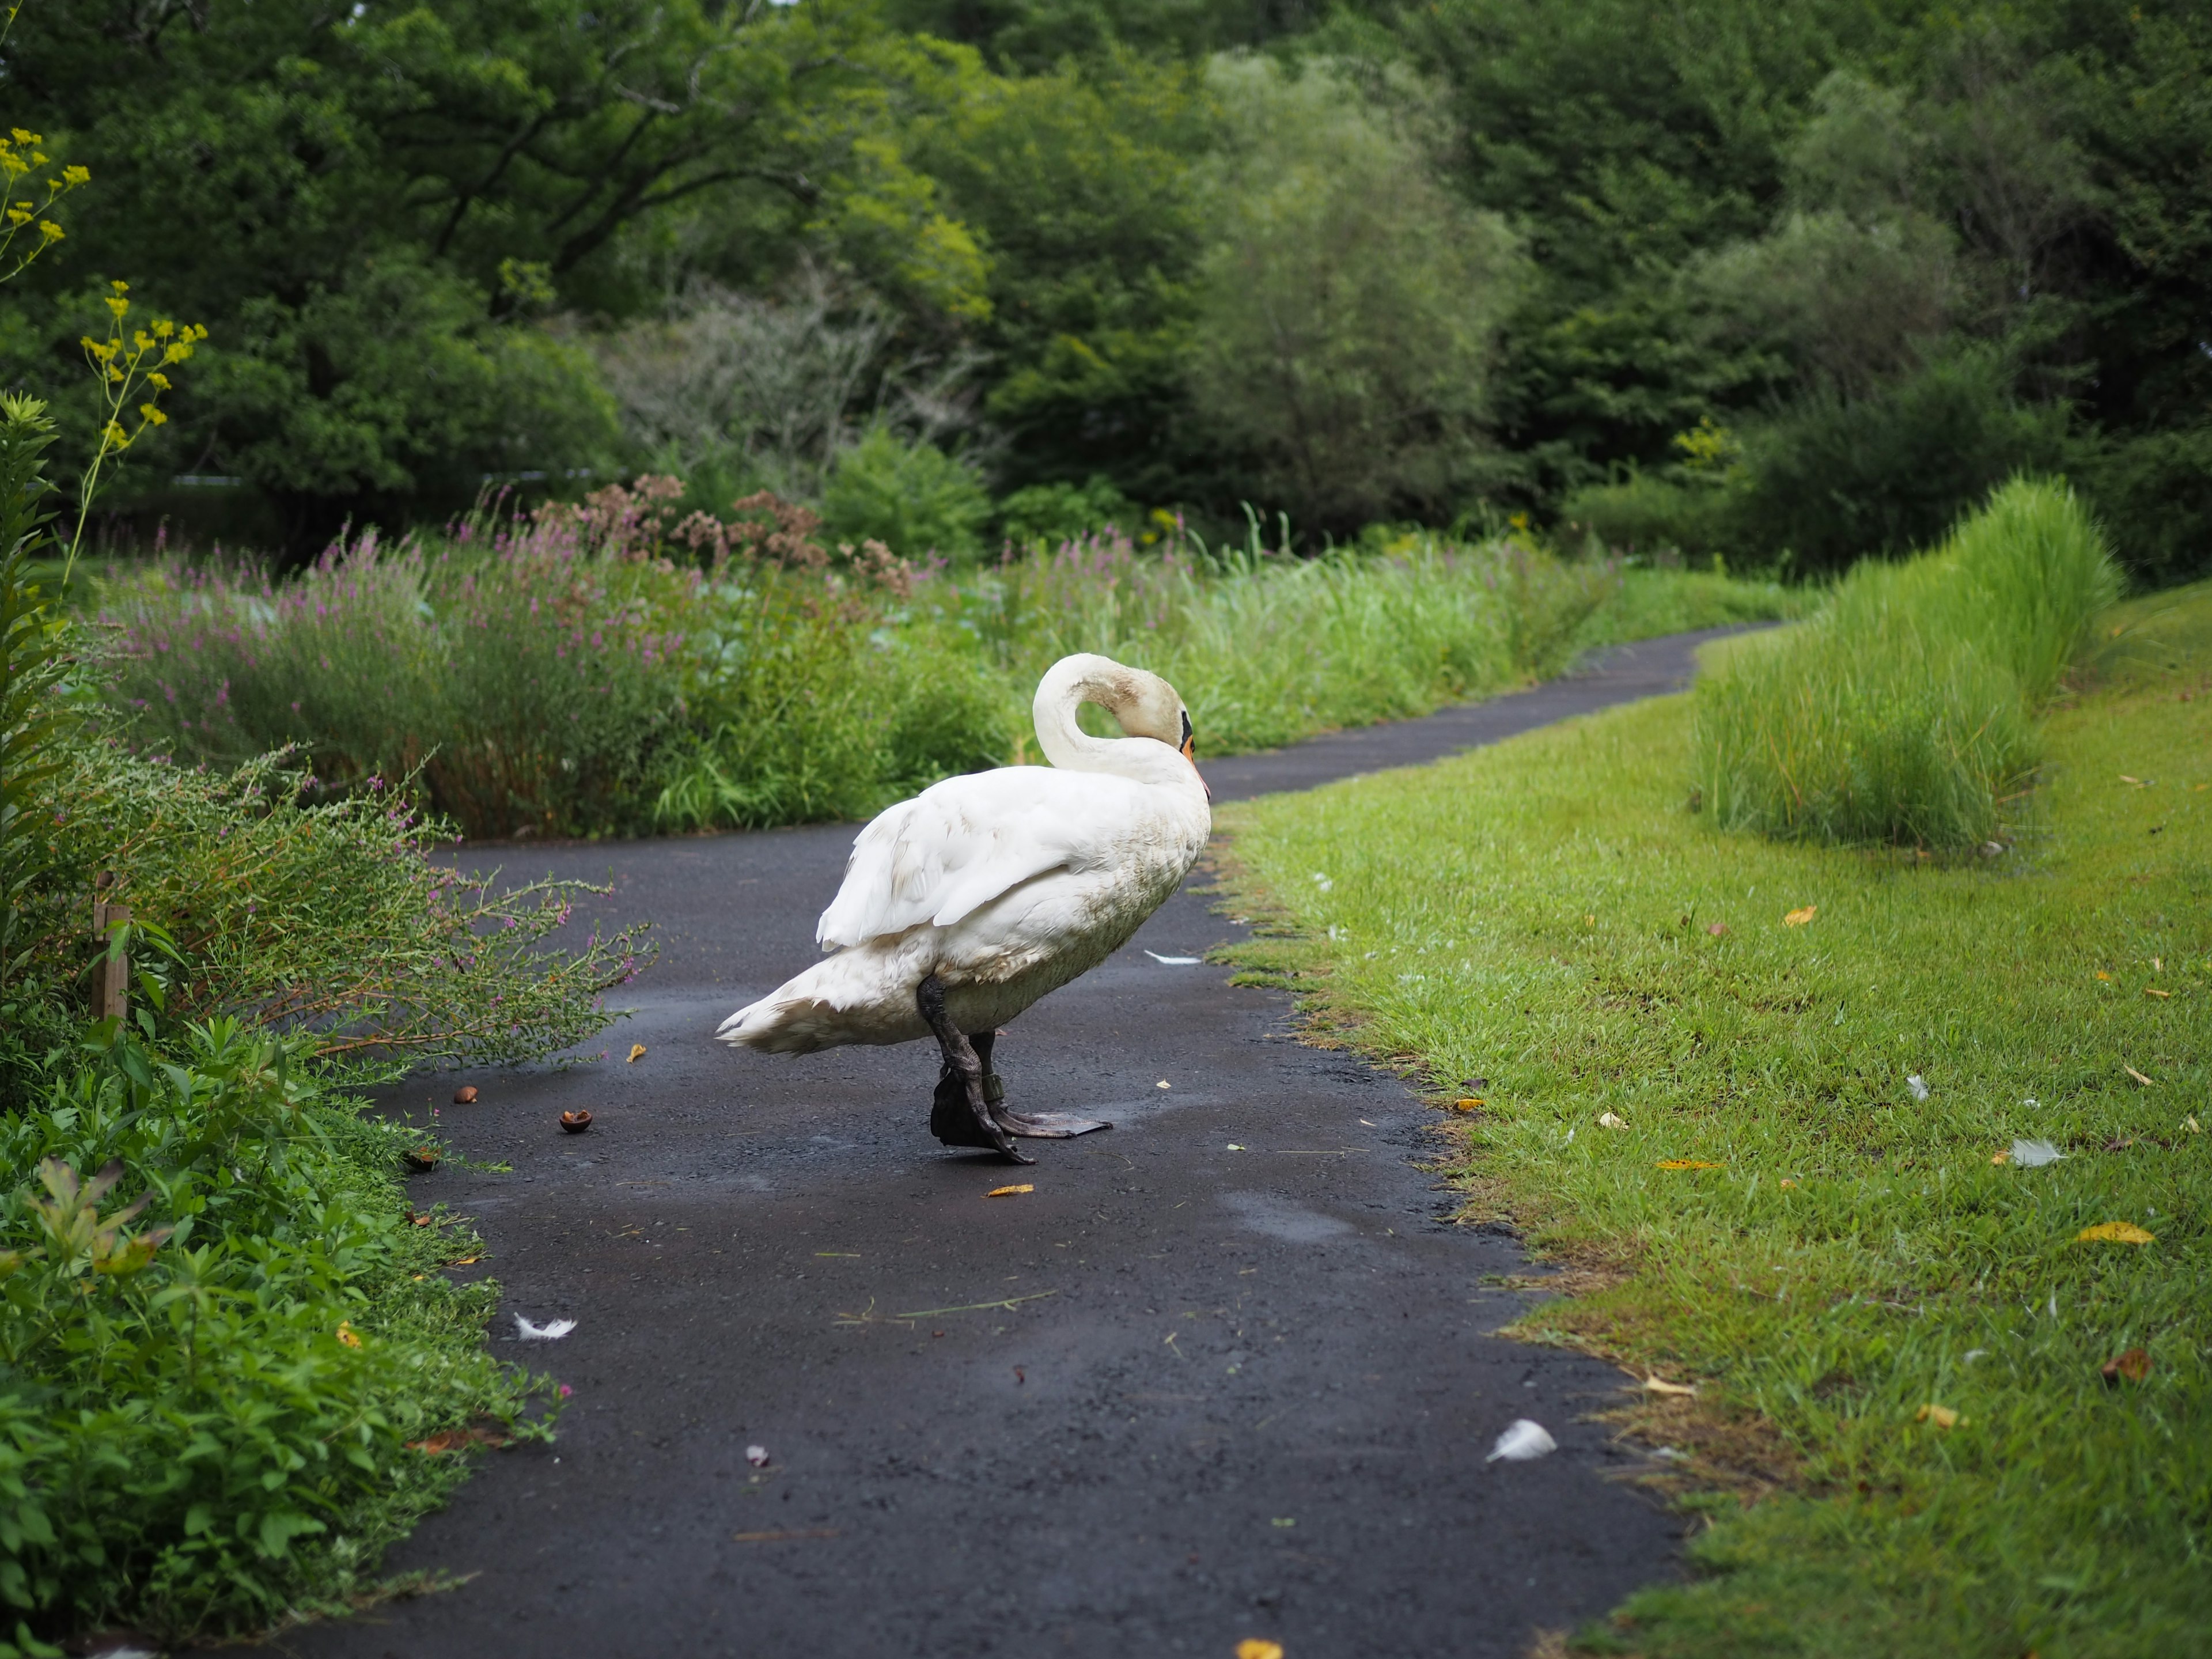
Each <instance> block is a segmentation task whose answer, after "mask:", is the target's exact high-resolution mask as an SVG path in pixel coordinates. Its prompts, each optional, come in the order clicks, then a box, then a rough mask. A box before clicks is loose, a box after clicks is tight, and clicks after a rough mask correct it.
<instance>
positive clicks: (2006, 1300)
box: [1223, 586, 2212, 1659]
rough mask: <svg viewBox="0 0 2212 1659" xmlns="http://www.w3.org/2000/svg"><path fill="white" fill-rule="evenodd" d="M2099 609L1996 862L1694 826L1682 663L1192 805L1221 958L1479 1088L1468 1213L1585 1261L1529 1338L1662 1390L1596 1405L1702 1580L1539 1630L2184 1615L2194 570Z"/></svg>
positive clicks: (1821, 1647) (2190, 1336)
mask: <svg viewBox="0 0 2212 1659" xmlns="http://www.w3.org/2000/svg"><path fill="white" fill-rule="evenodd" d="M2115 629H2117V630H2118V638H2112V637H2110V636H2111V635H2112V634H2113V632H2114V630H2115ZM2096 643H2097V645H2098V646H2099V647H2100V650H2099V651H2098V653H2096V655H2095V656H2094V657H2093V659H2092V660H2091V662H2090V665H2089V666H2090V669H2091V674H2090V676H2089V679H2090V684H2089V686H2088V687H2087V688H2086V689H2085V690H2084V691H2083V693H2082V695H2081V697H2080V699H2079V701H2077V702H2074V703H2073V704H2072V705H2071V706H2069V707H2067V708H2063V709H2061V710H2059V711H2057V712H2056V713H2054V714H2052V715H2051V719H2050V722H2049V727H2048V732H2047V738H2046V742H2047V744H2048V754H2049V756H2050V769H2049V773H2048V777H2049V781H2048V784H2047V786H2046V790H2047V796H2048V799H2047V802H2046V807H2045V810H2046V812H2047V823H2048V829H2049V833H2048V835H2047V836H2042V837H2039V838H2038V839H2037V840H2036V841H2035V842H2031V843H2028V844H2027V845H2024V846H2022V847H2021V848H2015V849H2014V850H2013V851H2011V852H2008V853H2007V854H2005V855H2003V856H2002V858H1998V859H1983V860H1971V861H1963V862H1948V863H1947V862H1944V861H1941V860H1920V859H1917V858H1916V857H1914V856H1913V855H1912V854H1909V853H1906V854H1891V855H1887V856H1878V855H1869V854H1867V853H1865V852H1863V851H1857V850H1844V849H1838V848H1826V847H1823V846H1820V845H1818V844H1814V843H1805V842H1796V843H1790V842H1766V841H1761V840H1758V839H1754V838H1751V837H1747V836H1736V835H1727V834H1723V833H1718V832H1717V830H1716V829H1714V827H1713V826H1712V825H1711V820H1710V818H1708V817H1702V816H1693V815H1692V814H1690V813H1688V812H1686V811H1684V810H1683V791H1682V773H1683V769H1684V765H1685V763H1686V757H1687V755H1688V752H1689V744H1690V738H1691V716H1692V707H1691V701H1690V700H1689V699H1687V698H1670V699H1664V700H1661V701H1658V702H1650V703H1645V704H1642V705H1639V706H1637V707H1634V708H1626V709H1620V710H1617V711H1614V712H1612V713H1609V714H1601V715H1599V716H1596V717H1595V718H1593V719H1591V720H1583V721H1577V722H1575V723H1573V724H1571V725H1569V726H1561V727H1559V728H1555V729H1553V730H1551V731H1547V732H1537V733H1533V734H1531V735H1529V736H1528V737H1524V738H1518V739H1516V740H1514V741H1513V742H1511V743H1508V744H1501V745H1499V746H1498V747H1497V748H1494V749H1488V750H1480V751H1479V752H1477V753H1475V754H1473V755H1469V756H1467V757H1462V758H1461V759H1457V760H1454V761H1449V762H1446V763H1443V765H1441V766H1437V767H1432V768H1426V769H1420V770H1418V771H1406V772H1400V773H1393V774H1387V775H1383V776H1381V777H1375V778H1367V779H1362V780H1358V781H1352V782H1347V783H1344V784H1340V785H1336V786H1334V787H1330V788H1328V789H1326V790H1321V791H1316V792H1314V793H1310V794H1304V795H1294V796H1284V797H1279V798H1277V799H1274V800H1272V801H1268V802H1264V803H1255V804H1253V805H1247V806H1240V807H1235V808H1231V809H1228V810H1227V811H1225V813H1224V814H1223V817H1224V818H1225V821H1226V822H1228V823H1230V824H1231V825H1232V826H1233V827H1234V829H1235V835H1236V841H1235V849H1236V854H1237V858H1238V860H1241V861H1242V863H1243V876H1242V877H1241V878H1238V880H1237V900H1236V902H1237V908H1239V909H1247V908H1249V909H1250V911H1251V914H1253V915H1269V914H1270V913H1271V911H1272V912H1273V914H1276V915H1279V917H1280V918H1281V921H1282V923H1283V926H1282V928H1281V932H1282V933H1284V934H1285V935H1287V934H1290V933H1291V931H1292V930H1293V929H1295V931H1296V935H1297V936H1296V937H1277V938H1274V939H1257V940H1255V941H1254V942H1253V943H1252V944H1251V945H1249V946H1245V947H1240V950H1239V952H1238V955H1239V957H1240V959H1242V960H1243V961H1244V962H1246V963H1248V964H1249V967H1250V968H1251V969H1254V970H1255V972H1259V973H1263V974H1265V975H1266V976H1267V977H1268V978H1270V979H1273V980H1276V981H1278V982H1280V981H1281V980H1283V979H1284V978H1288V980H1289V982H1290V983H1291V985H1292V986H1293V987H1296V988H1299V989H1303V990H1305V991H1307V992H1309V993H1310V994H1311V996H1312V999H1313V1004H1314V1006H1316V1008H1317V1009H1318V1010H1320V1011H1322V1012H1324V1013H1325V1015H1326V1016H1328V1024H1329V1026H1330V1028H1331V1030H1332V1033H1333V1034H1334V1035H1335V1036H1338V1037H1339V1038H1340V1040H1342V1041H1345V1042H1350V1043H1352V1045H1354V1046H1356V1047H1357V1048H1359V1049H1361V1050H1362V1051H1363V1052H1364V1053H1367V1054H1371V1055H1373V1056H1375V1057H1376V1058H1377V1059H1378V1060H1385V1061H1387V1062H1388V1063H1390V1064H1393V1065H1396V1066H1403V1065H1405V1064H1406V1063H1407V1060H1408V1058H1409V1057H1413V1056H1418V1057H1419V1066H1420V1068H1421V1070H1422V1072H1423V1073H1424V1074H1425V1077H1426V1078H1427V1079H1429V1080H1430V1081H1431V1084H1432V1085H1433V1087H1434V1088H1435V1089H1436V1091H1437V1093H1438V1094H1439V1095H1441V1096H1442V1097H1443V1101H1444V1102H1445V1103H1449V1102H1450V1101H1451V1100H1452V1099H1454V1098H1455V1097H1458V1096H1461V1095H1463V1094H1466V1093H1468V1090H1467V1089H1466V1088H1465V1087H1464V1086H1463V1085H1462V1079H1471V1078H1478V1077H1479V1078H1482V1079H1486V1085H1485V1086H1482V1087H1480V1088H1479V1089H1477V1090H1475V1091H1474V1093H1476V1094H1479V1095H1480V1097H1481V1099H1482V1101H1483V1105H1482V1107H1481V1109H1480V1112H1479V1114H1478V1115H1475V1116H1474V1118H1473V1120H1472V1121H1470V1120H1469V1119H1468V1118H1466V1117H1455V1118H1453V1119H1451V1120H1449V1121H1451V1122H1453V1123H1454V1124H1455V1125H1458V1126H1461V1127H1456V1128H1455V1129H1453V1130H1445V1131H1442V1132H1441V1134H1440V1138H1439V1140H1438V1142H1437V1145H1438V1146H1439V1148H1440V1150H1441V1149H1442V1148H1443V1147H1446V1146H1450V1145H1451V1144H1452V1143H1454V1142H1456V1143H1457V1146H1458V1149H1459V1150H1458V1152H1457V1155H1456V1156H1455V1157H1453V1158H1451V1167H1452V1168H1453V1169H1454V1170H1455V1173H1456V1174H1457V1175H1458V1176H1460V1177H1461V1178H1462V1181H1463V1182H1464V1184H1465V1191H1466V1193H1467V1195H1468V1200H1469V1216H1470V1218H1482V1219H1486V1220H1498V1219H1504V1218H1511V1219H1512V1220H1513V1221H1515V1222H1516V1223H1517V1224H1518V1225H1520V1226H1521V1227H1522V1229H1524V1230H1525V1231H1526V1233H1527V1236H1528V1238H1529V1239H1530V1241H1531V1243H1532V1244H1533V1245H1534V1248H1535V1249H1536V1250H1537V1251H1538V1252H1539V1253H1540V1254H1543V1255H1549V1256H1550V1257H1551V1258H1552V1260H1553V1264H1554V1265H1556V1266H1558V1267H1567V1268H1576V1269H1580V1270H1582V1271H1580V1272H1577V1273H1573V1274H1572V1275H1571V1277H1569V1278H1566V1279H1542V1278H1539V1279H1534V1281H1533V1284H1532V1288H1534V1289H1536V1290H1537V1291H1539V1293H1540V1294H1541V1293H1542V1292H1544V1291H1561V1290H1565V1291H1571V1292H1572V1294H1570V1295H1567V1296H1564V1297H1561V1296H1557V1295H1553V1296H1547V1297H1545V1299H1543V1300H1541V1302H1538V1303H1536V1304H1534V1305H1533V1306H1531V1307H1530V1308H1529V1309H1528V1311H1527V1312H1526V1313H1524V1314H1523V1316H1522V1319H1521V1321H1520V1322H1519V1325H1518V1326H1517V1329H1518V1331H1519V1332H1520V1333H1521V1334H1524V1335H1526V1336H1528V1337H1529V1338H1531V1339H1533V1340H1547V1341H1553V1342H1564V1343H1568V1344H1572V1345H1576V1346H1583V1347H1586V1348H1587V1349H1588V1350H1589V1351H1590V1352H1595V1353H1597V1354H1600V1355H1601V1356H1603V1357H1604V1358H1607V1359H1610V1360H1613V1361H1615V1362H1616V1363H1618V1364H1621V1365H1622V1366H1624V1367H1626V1368H1628V1369H1629V1370H1630V1371H1631V1373H1632V1376H1633V1377H1638V1378H1640V1377H1644V1376H1654V1375H1656V1376H1657V1377H1658V1378H1660V1379H1661V1380H1662V1381H1663V1382H1668V1383H1674V1385H1676V1387H1677V1389H1683V1388H1685V1387H1686V1386H1688V1385H1694V1386H1695V1387H1696V1389H1697V1395H1696V1396H1695V1397H1694V1398H1691V1397H1688V1396H1687V1395H1685V1394H1681V1393H1677V1394H1675V1395H1671V1396H1668V1395H1657V1394H1656V1393H1644V1392H1641V1391H1638V1390H1635V1389H1633V1386H1632V1383H1631V1378H1630V1377H1624V1378H1623V1379H1622V1380H1623V1382H1624V1383H1631V1386H1630V1387H1629V1388H1627V1389H1624V1390H1623V1392H1622V1394H1621V1395H1620V1397H1619V1401H1618V1406H1619V1409H1620V1413H1621V1415H1620V1418H1618V1419H1616V1421H1618V1422H1619V1423H1620V1425H1621V1426H1622V1428H1623V1429H1624V1430H1625V1431H1627V1433H1628V1435H1629V1437H1630V1438H1631V1442H1632V1443H1641V1444H1643V1445H1644V1446H1646V1447H1649V1448H1652V1449H1658V1448H1668V1449H1669V1450H1668V1457H1669V1458H1671V1459H1673V1460H1674V1461H1671V1462H1668V1461H1662V1460H1660V1459H1655V1460H1654V1461H1653V1462H1651V1463H1650V1465H1649V1466H1648V1467H1649V1468H1650V1471H1651V1473H1652V1474H1653V1475H1654V1476H1655V1477H1658V1478H1662V1479H1664V1480H1667V1481H1668V1484H1669V1485H1670V1486H1672V1488H1673V1489H1674V1491H1676V1492H1680V1493H1683V1494H1684V1495H1685V1498H1686V1501H1687V1503H1688V1504H1691V1505H1693V1506H1694V1508H1695V1509H1697V1510H1702V1511H1703V1513H1704V1516H1705V1518H1706V1519H1707V1520H1709V1521H1710V1522H1711V1527H1710V1529H1709V1530H1704V1531H1701V1532H1699V1534H1697V1535H1696V1536H1695V1537H1694V1538H1693V1540H1692V1542H1691V1544H1690V1552H1691V1560H1692V1567H1693V1572H1692V1575H1691V1577H1689V1578H1688V1580H1687V1582H1670V1583H1662V1584H1656V1585H1654V1586H1652V1587H1650V1588H1649V1589H1644V1590H1642V1591H1640V1592H1639V1593H1638V1595H1635V1596H1634V1597H1632V1599H1630V1600H1629V1601H1627V1602H1626V1604H1625V1605H1624V1606H1623V1607H1621V1608H1620V1610H1619V1612H1618V1613H1616V1614H1615V1615H1614V1616H1613V1618H1612V1619H1610V1620H1600V1621H1597V1622H1596V1623H1595V1625H1594V1626H1593V1627H1591V1628H1590V1629H1589V1630H1587V1631H1585V1632H1583V1633H1582V1635H1581V1637H1580V1638H1579V1639H1572V1640H1571V1641H1570V1642H1569V1643H1568V1644H1567V1646H1568V1650H1571V1651H1575V1652H1579V1653H1588V1654H1615V1655H1625V1654H1632V1653H1633V1654H1643V1655H1647V1656H1650V1659H1692V1656H1694V1659H1737V1656H1741V1659H1752V1656H1759V1659H1771V1656H1777V1655H1790V1656H1805V1659H1816V1656H1817V1659H2019V1656H2021V1655H2022V1654H2026V1653H2030V1652H2039V1653H2043V1654H2045V1655H2068V1656H2075V1659H2138V1656H2142V1655H2146V1654H2176V1655H2179V1654H2197V1653H2202V1652H2203V1651H2204V1650H2205V1644H2206V1632H2208V1631H2212V1578H2208V1577H2206V1575H2205V1573H2204V1571H2203V1557H2204V1551H2205V1547H2206V1539H2207V1535H2208V1529H2212V1370H2208V1368H2207V1366H2206V1364H2205V1360H2204V1355H2205V1349H2206V1345H2207V1343H2208V1342H2212V1304H2209V1303H2208V1302H2207V1300H2206V1298H2205V1297H2204V1294H2203V1285H2204V1282H2205V1276H2206V1274H2207V1273H2208V1271H2212V1260H2209V1259H2208V1251H2212V1234H2208V1230H2207V1226H2206V1217H2207V1214H2208V1211H2212V1137H2208V1135H2207V1134H2206V1133H2204V1132H2205V1131H2206V1130H2208V1129H2212V1119H2208V1117H2207V1116H2206V1115H2205V1112H2204V1109H2203V1101H2204V1099H2205V1095H2206V1089H2207V1085H2208V1084H2212V1066H2208V1055H2212V1043H2209V1042H2208V1038H2212V1021H2208V1014H2207V1011H2208V1009H2212V921H2208V919H2212V881H2208V872H2212V793H2206V792H2207V791H2208V790H2212V763H2208V757H2212V702H2207V700H2206V697H2205V692H2206V690H2207V687H2208V684H2212V591H2208V589H2207V588H2205V587H2203V586H2199V587H2197V588H2193V589H2190V590H2186V591H2185V592H2184V593H2181V594H2177V595H2174V596H2172V599H2171V600H2163V599H2155V600H2148V601H2140V602H2136V603H2135V604H2132V605H2130V606H2129V607H2127V608H2126V609H2125V610H2124V611H2122V612H2121V613H2120V614H2118V615H2117V616H2108V617H2107V619H2106V623H2105V625H2103V626H2100V628H2099V629H2098V630H2097V641H2096ZM2107 653H2112V655H2113V656H2116V657H2117V661H2114V662H2113V663H2112V666H2111V667H2110V668H2109V669H2108V668H2107V666H2106V660H2105V659H2106V655H2107ZM1313 872H1326V873H1327V874H1328V877H1329V878H1330V879H1329V882H1328V884H1327V887H1326V890H1323V888H1322V885H1320V884H1316V882H1315V881H1314V880H1313ZM1791 921H1796V923H1797V924H1798V925H1796V926H1792V925H1790V923H1791ZM2130 1068H2132V1070H2133V1071H2134V1072H2135V1073H2140V1074H2141V1078H2142V1080H2141V1081H2138V1080H2137V1079H2136V1077H2133V1076H2131V1075H2130ZM1916 1085H1917V1087H1916ZM1919 1089H1924V1090H1925V1091H1926V1092H1925V1094H1924V1097H1923V1095H1921V1094H1920V1093H1918V1090H1919ZM1444 1137H1449V1139H1445V1138H1444ZM2015 1140H2019V1141H2022V1142H2045V1143H2048V1145H2049V1147H2050V1148H2051V1150H2053V1151H2056V1152H2059V1153H2061V1154H2063V1156H2062V1157H2061V1158H2059V1159H2058V1160H2057V1161H2055V1162H2051V1163H2048V1164H2040V1165H2038V1164H2035V1163H2034V1162H2033V1160H2034V1159H2036V1158H2039V1157H2041V1156H2042V1153H2041V1152H2040V1151H2039V1149H2037V1148H2036V1147H2034V1146H2028V1147H2027V1149H2026V1153H2025V1155H2024V1156H2023V1155H2021V1154H2019V1153H2016V1152H2015V1147H2014V1143H2015ZM2113 1222H2126V1223H2130V1224H2133V1225H2135V1226H2136V1227H2137V1228H2139V1229H2140V1230H2141V1231H2142V1233H2143V1234H2145V1235H2148V1236H2149V1242H2148V1243H2139V1244H2130V1243H2106V1242H2100V1241H2098V1240H2097V1239H2095V1238H2093V1237H2092V1238H2088V1239H2085V1238H2083V1237H2081V1235H2082V1233H2083V1231H2085V1230H2087V1229H2091V1228H2095V1227H2100V1226H2102V1225H2106V1224H2109V1223H2113ZM2136 1348H2140V1349H2142V1351H2143V1357H2144V1358H2146V1359H2147V1360H2148V1370H2145V1371H2142V1372H2134V1371H2133V1370H2132V1368H2130V1370H2125V1371H2123V1370H2118V1368H2117V1367H2115V1368H2113V1369H2112V1370H2106V1369H2105V1368H2106V1364H2107V1362H2111V1361H2115V1360H2118V1358H2121V1357H2122V1356H2123V1355H2124V1354H2126V1353H2127V1352H2129V1351H2130V1350H2131V1349H2136ZM2107 1377H2110V1379H2111V1380H2110V1381H2107V1380H2106V1379H2107ZM1929 1407H1941V1408H1942V1412H1944V1413H1956V1414H1957V1416H1956V1419H1955V1421H1950V1420H1949V1419H1946V1418H1944V1417H1943V1416H1942V1414H1941V1413H1931V1412H1929V1410H1928V1409H1927V1408H1929ZM1584 1408H1585V1409H1603V1406H1602V1403H1601V1402H1598V1401H1591V1402H1589V1404H1588V1405H1587V1406H1586V1407H1584ZM1947 1422H1948V1426H1947Z"/></svg>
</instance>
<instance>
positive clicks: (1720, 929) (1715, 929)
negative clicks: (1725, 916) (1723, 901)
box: [1705, 921, 1729, 939]
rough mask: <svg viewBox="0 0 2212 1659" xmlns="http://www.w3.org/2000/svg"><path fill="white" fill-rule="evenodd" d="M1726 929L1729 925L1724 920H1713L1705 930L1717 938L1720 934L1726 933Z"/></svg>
mask: <svg viewBox="0 0 2212 1659" xmlns="http://www.w3.org/2000/svg"><path fill="white" fill-rule="evenodd" d="M1728 930H1729V925H1728V923H1726V922H1724V921H1716V922H1713V923H1711V925H1709V926H1708V927H1706V929H1705V931H1706V932H1707V933H1711V935H1712V936H1713V937H1714V938H1715V939H1718V938H1719V937H1720V936H1721V935H1722V934H1723V933H1727V932H1728Z"/></svg>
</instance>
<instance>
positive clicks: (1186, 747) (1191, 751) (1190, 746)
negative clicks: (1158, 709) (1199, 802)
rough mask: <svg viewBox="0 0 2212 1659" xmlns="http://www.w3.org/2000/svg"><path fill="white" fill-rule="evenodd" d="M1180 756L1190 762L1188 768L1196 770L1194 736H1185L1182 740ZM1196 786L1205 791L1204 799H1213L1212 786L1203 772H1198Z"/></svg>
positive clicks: (1195, 743)
mask: <svg viewBox="0 0 2212 1659" xmlns="http://www.w3.org/2000/svg"><path fill="white" fill-rule="evenodd" d="M1182 757H1183V758H1184V759H1185V760H1187V761H1188V762H1189V763H1190V769H1191V770H1192V771H1194V772H1198V739H1197V738H1195V737H1188V738H1184V739H1183V740H1182ZM1198 787H1200V788H1201V789H1203V790H1205V791H1206V799H1208V800H1212V799H1213V786H1212V784H1210V783H1208V782H1207V781H1206V774H1205V773H1203V772H1198Z"/></svg>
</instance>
